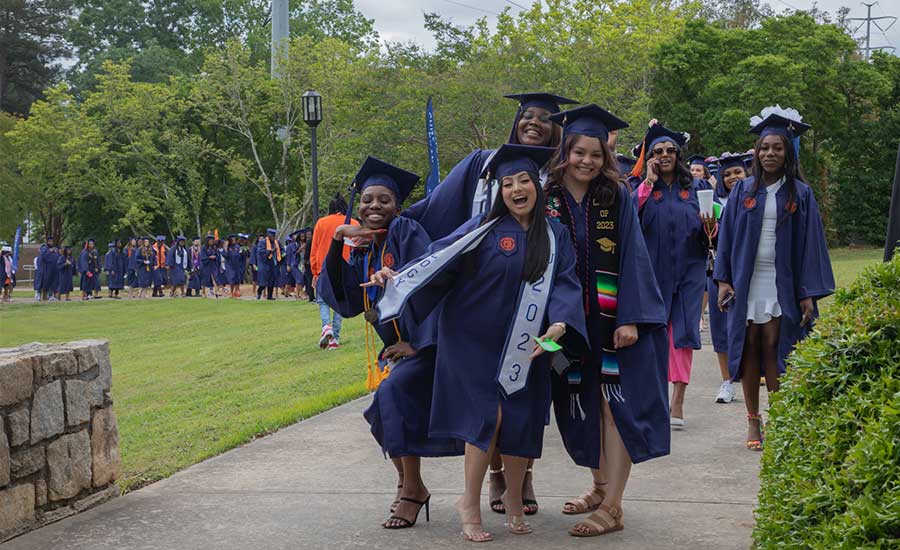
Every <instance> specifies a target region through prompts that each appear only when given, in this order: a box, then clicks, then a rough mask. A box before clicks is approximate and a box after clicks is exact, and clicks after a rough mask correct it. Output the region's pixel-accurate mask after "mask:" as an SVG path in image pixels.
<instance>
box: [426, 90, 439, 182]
mask: <svg viewBox="0 0 900 550" xmlns="http://www.w3.org/2000/svg"><path fill="white" fill-rule="evenodd" d="M425 132H426V133H427V134H428V162H429V164H430V168H431V170H430V171H429V172H428V179H427V180H426V181H425V193H426V194H428V195H430V194H431V192H432V191H434V188H435V187H437V184H438V183H440V181H441V172H440V167H439V166H438V148H437V133H436V132H435V129H434V108H433V107H432V105H431V97H429V98H428V106H427V107H426V108H425Z"/></svg>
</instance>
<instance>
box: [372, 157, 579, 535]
mask: <svg viewBox="0 0 900 550" xmlns="http://www.w3.org/2000/svg"><path fill="white" fill-rule="evenodd" d="M553 152H554V150H553V149H551V148H545V147H527V146H522V145H504V146H503V147H501V148H500V150H499V151H498V153H497V155H495V156H494V158H493V159H492V160H491V162H490V163H489V164H488V167H487V169H486V171H487V172H490V174H488V173H485V174H484V175H485V176H488V175H490V176H493V177H495V178H496V180H497V181H498V182H500V186H501V189H500V193H498V195H497V200H496V201H494V203H493V206H492V208H491V211H490V212H489V213H488V215H487V217H482V216H479V217H477V218H475V219H472V220H470V221H469V222H466V223H465V224H463V225H462V226H461V227H460V228H459V229H457V230H456V231H454V232H453V233H451V234H450V235H449V236H447V237H446V238H444V239H441V240H440V241H437V242H435V243H433V244H432V246H431V247H429V253H428V254H427V255H426V256H425V257H423V258H422V259H421V260H420V261H419V262H415V263H414V264H415V265H416V266H422V265H424V264H425V263H428V264H429V265H430V264H431V263H434V264H435V265H441V271H440V272H439V273H437V274H436V275H435V276H433V277H432V278H430V279H426V280H425V281H424V282H423V283H422V285H421V286H420V287H418V290H417V291H416V292H415V293H414V294H413V295H412V296H411V297H410V298H409V301H408V303H407V305H406V308H407V311H409V312H411V313H412V315H413V317H414V318H415V319H416V320H417V321H420V320H424V319H425V318H426V316H427V315H428V314H430V313H431V312H432V311H433V309H434V308H435V307H436V306H437V305H438V304H439V303H440V302H441V300H443V303H442V305H441V307H440V317H439V319H438V340H437V361H436V367H435V380H434V397H433V399H434V401H433V403H432V409H431V427H430V431H429V433H430V435H431V436H432V437H453V438H458V439H462V440H463V441H465V442H466V488H465V493H464V495H463V497H462V499H460V501H459V503H458V504H457V508H458V510H459V512H460V516H461V520H462V527H463V535H464V537H465V538H466V539H467V540H474V541H479V542H480V541H484V540H489V539H490V538H491V535H490V534H489V533H487V532H485V531H484V530H483V528H482V526H481V511H480V500H481V487H482V483H483V481H484V475H485V473H486V470H487V467H488V464H489V462H490V456H491V452H492V451H493V449H494V448H497V449H499V451H500V454H501V456H502V460H503V467H504V471H505V476H506V480H507V490H506V493H505V496H504V505H505V510H506V513H507V516H508V520H507V523H508V526H509V529H510V530H511V531H512V532H514V533H517V534H525V533H529V532H531V527H530V526H529V525H528V523H527V522H526V521H525V520H524V508H523V503H522V486H523V480H524V477H525V470H526V468H527V465H528V462H529V459H534V458H539V457H540V455H541V449H542V446H543V434H544V425H545V421H546V419H547V416H548V412H549V407H550V359H551V358H550V354H543V348H542V347H541V346H535V345H534V342H533V338H538V339H539V340H541V341H544V340H553V341H557V340H560V339H561V338H562V340H561V341H562V343H563V344H564V346H565V347H568V348H570V349H572V350H573V351H574V350H584V349H586V348H587V342H586V336H585V334H586V330H585V325H584V312H583V310H582V306H581V304H582V301H581V286H580V285H579V283H578V279H577V276H576V274H575V253H574V250H573V249H572V241H571V237H570V236H569V234H568V230H567V229H566V228H565V227H564V226H563V225H561V224H557V223H551V222H548V221H547V219H546V218H545V217H544V194H543V191H542V190H541V188H540V185H539V184H538V181H539V175H538V173H539V171H540V167H541V166H543V165H544V164H545V162H546V161H547V160H548V159H549V158H550V155H551V154H553ZM482 225H485V227H482ZM485 231H486V233H483V232H485ZM470 232H472V235H469V233H470ZM478 235H482V236H483V238H482V240H481V241H480V242H478V241H475V242H473V243H471V244H467V245H466V247H467V248H473V250H472V251H471V252H468V253H466V254H462V255H457V256H450V257H449V259H448V260H446V263H443V264H440V263H439V262H438V261H437V260H434V261H433V262H432V259H433V258H440V257H441V256H439V255H438V254H439V253H440V252H442V251H444V250H445V249H448V252H445V253H449V252H453V251H454V250H455V248H452V247H451V246H452V245H454V244H455V243H456V241H458V240H460V239H471V238H474V236H478ZM551 239H552V240H551ZM464 242H467V241H464ZM476 245H477V246H476ZM554 248H555V254H551V249H554ZM411 269H412V270H414V271H415V270H416V269H414V268H413V267H412V266H408V267H407V268H405V269H401V270H400V271H401V273H408V272H409V271H410V270H411ZM382 273H386V276H387V277H392V276H394V275H395V274H394V273H393V272H391V271H390V270H384V269H383V270H382V271H381V272H379V273H378V274H376V276H375V282H379V280H378V277H379V276H380V275H381V274H382ZM401 284H402V283H401ZM535 296H540V297H543V300H541V299H538V298H535ZM543 308H546V309H545V310H544V314H540V313H539V312H540V311H542V309H543ZM514 326H515V327H517V328H515V329H514V328H513V327H514ZM512 332H515V334H514V335H511V333H512ZM538 335H540V336H538ZM529 354H530V355H529Z"/></svg>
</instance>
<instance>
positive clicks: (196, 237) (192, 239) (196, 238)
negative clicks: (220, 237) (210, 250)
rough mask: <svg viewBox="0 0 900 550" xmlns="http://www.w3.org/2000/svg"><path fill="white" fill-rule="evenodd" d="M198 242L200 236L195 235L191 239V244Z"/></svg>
mask: <svg viewBox="0 0 900 550" xmlns="http://www.w3.org/2000/svg"><path fill="white" fill-rule="evenodd" d="M199 240H200V235H197V236H195V237H191V242H193V241H199Z"/></svg>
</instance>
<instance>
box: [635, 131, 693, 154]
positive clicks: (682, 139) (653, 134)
mask: <svg viewBox="0 0 900 550" xmlns="http://www.w3.org/2000/svg"><path fill="white" fill-rule="evenodd" d="M688 139H690V136H689V135H687V134H684V133H683V132H676V131H674V130H670V129H668V128H666V127H665V126H663V125H662V124H654V125H653V126H651V127H650V129H648V130H647V134H646V135H645V136H644V143H645V144H646V151H647V153H648V154H649V153H650V152H651V151H653V146H654V145H656V144H657V143H662V142H664V141H671V142H672V143H674V144H675V145H676V146H677V147H678V148H681V147H684V146H685V144H686V143H687V142H688Z"/></svg>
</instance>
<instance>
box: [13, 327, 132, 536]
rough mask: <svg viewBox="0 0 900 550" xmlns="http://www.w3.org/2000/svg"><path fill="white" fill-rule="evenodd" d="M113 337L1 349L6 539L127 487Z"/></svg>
mask: <svg viewBox="0 0 900 550" xmlns="http://www.w3.org/2000/svg"><path fill="white" fill-rule="evenodd" d="M111 382H112V366H111V364H110V362H109V345H108V343H107V342H106V341H105V340H82V341H78V342H69V343H67V344H38V343H33V344H26V345H24V346H21V347H18V348H0V542H3V541H5V540H7V539H9V538H11V537H14V536H16V535H18V534H21V533H23V532H25V531H28V530H31V529H34V528H37V527H40V526H42V525H46V524H48V523H52V522H54V521H57V520H59V519H62V518H64V517H66V516H69V515H72V514H74V513H76V512H80V511H82V510H84V509H86V508H89V507H91V506H94V505H95V504H98V503H100V502H103V501H104V500H106V499H108V498H110V497H113V496H116V495H118V494H119V490H118V487H117V486H116V484H115V480H116V479H117V478H118V477H119V470H120V459H119V430H118V427H117V426H116V415H115V413H114V412H113V407H112V400H111V399H110V396H109V388H110V385H111Z"/></svg>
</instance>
